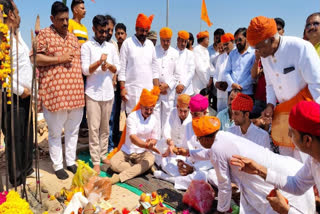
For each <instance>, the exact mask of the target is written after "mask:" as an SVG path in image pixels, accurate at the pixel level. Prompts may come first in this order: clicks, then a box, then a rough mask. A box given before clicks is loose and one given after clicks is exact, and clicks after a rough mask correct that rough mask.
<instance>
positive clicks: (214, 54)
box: [208, 28, 224, 67]
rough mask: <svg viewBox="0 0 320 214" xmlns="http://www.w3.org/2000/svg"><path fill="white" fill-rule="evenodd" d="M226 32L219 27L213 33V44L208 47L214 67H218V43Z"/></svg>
mask: <svg viewBox="0 0 320 214" xmlns="http://www.w3.org/2000/svg"><path fill="white" fill-rule="evenodd" d="M223 34H224V30H223V29H221V28H218V29H216V30H215V31H214V33H213V44H212V45H210V46H209V47H208V51H209V56H210V61H211V63H212V65H213V66H214V67H216V62H217V56H219V55H220V52H219V49H218V44H219V43H220V41H221V36H222V35H223Z"/></svg>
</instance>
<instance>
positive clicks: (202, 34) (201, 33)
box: [197, 31, 209, 39]
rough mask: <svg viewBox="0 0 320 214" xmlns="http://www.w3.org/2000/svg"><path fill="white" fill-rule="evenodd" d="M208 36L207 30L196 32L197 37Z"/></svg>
mask: <svg viewBox="0 0 320 214" xmlns="http://www.w3.org/2000/svg"><path fill="white" fill-rule="evenodd" d="M205 37H209V32H208V31H201V32H200V33H198V34H197V39H201V38H205Z"/></svg>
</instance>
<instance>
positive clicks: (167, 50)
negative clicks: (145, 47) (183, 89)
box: [155, 27, 179, 134]
mask: <svg viewBox="0 0 320 214" xmlns="http://www.w3.org/2000/svg"><path fill="white" fill-rule="evenodd" d="M159 35H160V45H157V46H156V56H157V60H158V63H159V65H160V72H159V88H160V91H161V92H160V97H159V101H158V104H157V106H156V109H155V111H156V112H155V114H156V117H157V119H158V122H159V130H160V134H161V133H162V131H161V130H162V128H163V126H164V123H165V122H166V121H167V119H168V116H169V113H170V111H171V109H173V106H174V99H175V94H176V93H175V90H174V89H175V88H176V83H177V81H176V79H177V77H178V74H177V68H176V61H177V59H178V57H179V53H178V51H177V50H176V49H174V48H172V47H171V46H170V44H171V37H172V30H171V29H170V28H168V27H164V28H162V29H161V30H160V33H159Z"/></svg>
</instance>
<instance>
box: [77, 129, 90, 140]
mask: <svg viewBox="0 0 320 214" xmlns="http://www.w3.org/2000/svg"><path fill="white" fill-rule="evenodd" d="M79 136H80V137H83V138H85V137H88V136H89V131H88V129H87V128H80V130H79Z"/></svg>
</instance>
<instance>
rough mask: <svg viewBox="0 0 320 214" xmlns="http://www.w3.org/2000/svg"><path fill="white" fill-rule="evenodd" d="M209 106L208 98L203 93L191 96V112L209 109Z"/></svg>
mask: <svg viewBox="0 0 320 214" xmlns="http://www.w3.org/2000/svg"><path fill="white" fill-rule="evenodd" d="M208 106H209V101H208V98H206V97H204V96H202V95H201V94H197V95H195V96H193V97H191V100H190V103H189V108H190V111H191V112H201V111H204V110H207V108H208Z"/></svg>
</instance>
